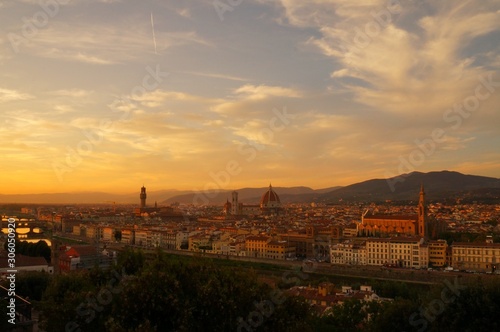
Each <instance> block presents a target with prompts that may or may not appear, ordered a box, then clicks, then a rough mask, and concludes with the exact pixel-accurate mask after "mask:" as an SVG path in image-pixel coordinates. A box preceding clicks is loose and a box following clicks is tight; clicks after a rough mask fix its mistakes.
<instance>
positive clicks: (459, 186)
mask: <svg viewBox="0 0 500 332" xmlns="http://www.w3.org/2000/svg"><path fill="white" fill-rule="evenodd" d="M421 184H423V185H424V188H425V192H426V198H427V199H445V198H453V197H460V196H467V195H469V196H470V195H472V193H473V192H476V195H479V196H478V197H481V195H486V196H488V195H491V194H492V193H493V194H494V193H496V192H498V191H497V190H496V189H498V188H500V179H497V178H490V177H485V176H476V175H464V174H461V173H458V172H450V171H441V172H429V173H421V172H413V173H409V174H403V175H400V176H399V177H394V178H390V179H374V180H368V181H363V182H360V183H355V184H352V185H349V186H346V187H342V188H340V189H338V190H335V191H332V192H329V193H326V194H324V195H321V197H319V201H321V202H332V203H333V202H338V201H339V200H343V201H382V200H418V193H419V191H420V185H421ZM478 190H479V191H478Z"/></svg>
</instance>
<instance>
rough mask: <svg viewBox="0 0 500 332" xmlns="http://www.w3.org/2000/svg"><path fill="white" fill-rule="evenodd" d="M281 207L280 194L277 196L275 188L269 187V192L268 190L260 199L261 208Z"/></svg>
mask: <svg viewBox="0 0 500 332" xmlns="http://www.w3.org/2000/svg"><path fill="white" fill-rule="evenodd" d="M279 206H281V201H280V198H279V196H278V194H276V192H275V191H274V190H273V187H272V186H271V185H269V190H267V191H266V192H265V193H264V194H263V195H262V198H261V199H260V207H261V208H271V207H279Z"/></svg>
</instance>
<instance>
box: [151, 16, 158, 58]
mask: <svg viewBox="0 0 500 332" xmlns="http://www.w3.org/2000/svg"><path fill="white" fill-rule="evenodd" d="M151 29H152V30H153V43H154V45H155V54H158V52H156V36H155V22H154V20H153V12H151Z"/></svg>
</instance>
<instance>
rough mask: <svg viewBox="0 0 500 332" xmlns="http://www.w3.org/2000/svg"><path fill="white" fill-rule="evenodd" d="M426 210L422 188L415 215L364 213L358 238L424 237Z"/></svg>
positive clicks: (422, 187) (422, 188)
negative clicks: (384, 236)
mask: <svg viewBox="0 0 500 332" xmlns="http://www.w3.org/2000/svg"><path fill="white" fill-rule="evenodd" d="M426 214H427V212H426V208H425V192H424V186H423V185H422V186H421V188H420V198H419V201H418V212H417V214H416V215H385V214H373V213H370V212H369V211H366V212H365V213H364V214H363V216H362V217H361V223H360V224H359V225H358V235H359V236H379V235H406V236H419V237H425V236H426V222H427V221H426Z"/></svg>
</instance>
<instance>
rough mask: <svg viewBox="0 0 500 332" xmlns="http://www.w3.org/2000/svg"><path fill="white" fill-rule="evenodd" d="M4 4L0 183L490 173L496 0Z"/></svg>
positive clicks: (308, 181) (38, 185) (77, 186)
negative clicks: (439, 0) (458, 0)
mask: <svg viewBox="0 0 500 332" xmlns="http://www.w3.org/2000/svg"><path fill="white" fill-rule="evenodd" d="M0 15H1V18H2V19H1V20H0V27H1V28H2V31H4V33H3V34H2V35H1V36H0V63H1V64H2V67H3V70H2V75H1V80H0V128H1V131H0V139H1V140H2V142H3V144H2V146H1V147H0V151H1V153H2V155H3V156H4V160H5V161H4V163H2V166H0V174H1V175H0V180H1V182H2V184H3V187H4V188H3V191H2V193H3V194H28V193H56V192H78V191H103V192H112V193H119V192H130V191H131V188H137V185H138V184H142V183H145V184H147V185H146V186H147V187H148V191H150V190H151V191H154V190H160V189H165V188H176V189H180V190H204V189H205V187H206V186H208V187H209V188H210V189H224V190H226V189H232V188H243V187H251V186H257V187H260V186H266V185H268V184H269V182H272V183H273V185H274V184H276V185H277V186H280V187H292V186H302V185H307V186H310V187H311V188H314V189H319V188H326V187H331V186H345V185H350V184H353V183H356V182H361V181H365V180H368V179H374V178H389V177H393V176H397V175H399V174H402V173H410V172H412V171H421V172H429V171H440V170H450V171H458V172H461V173H464V174H475V175H482V176H489V177H495V178H500V151H498V146H500V135H499V132H498V123H500V114H499V112H498V111H497V110H496V106H497V105H499V103H500V75H498V70H499V68H500V53H499V49H498V48H499V47H500V43H499V41H500V5H499V4H498V2H496V1H478V0H476V1H469V2H466V3H456V2H454V1H442V2H440V3H434V2H431V1H418V2H417V1H411V0H401V1H375V0H374V1H370V2H369V3H367V2H363V1H360V2H352V1H345V0H330V1H328V0H315V1H312V2H309V3H307V4H306V3H303V2H301V1H298V0H280V1H266V0H255V1H226V0H217V1H213V0H206V1H199V0H198V1H194V0H191V1H183V2H182V3H175V4H174V3H164V2H161V1H144V2H142V1H141V2H140V3H137V2H134V1H126V0H125V1H119V0H117V1H113V0H93V1H86V2H84V1H80V0H74V1H62V0H59V1H58V0H53V1H49V0H47V1H42V2H41V4H39V3H38V1H35V0H23V1H4V2H2V4H1V5H0ZM214 178H216V179H219V180H220V181H219V182H218V183H217V181H215V185H216V187H214V186H213V185H212V184H213V183H214ZM256 183H258V185H257V184H256Z"/></svg>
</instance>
